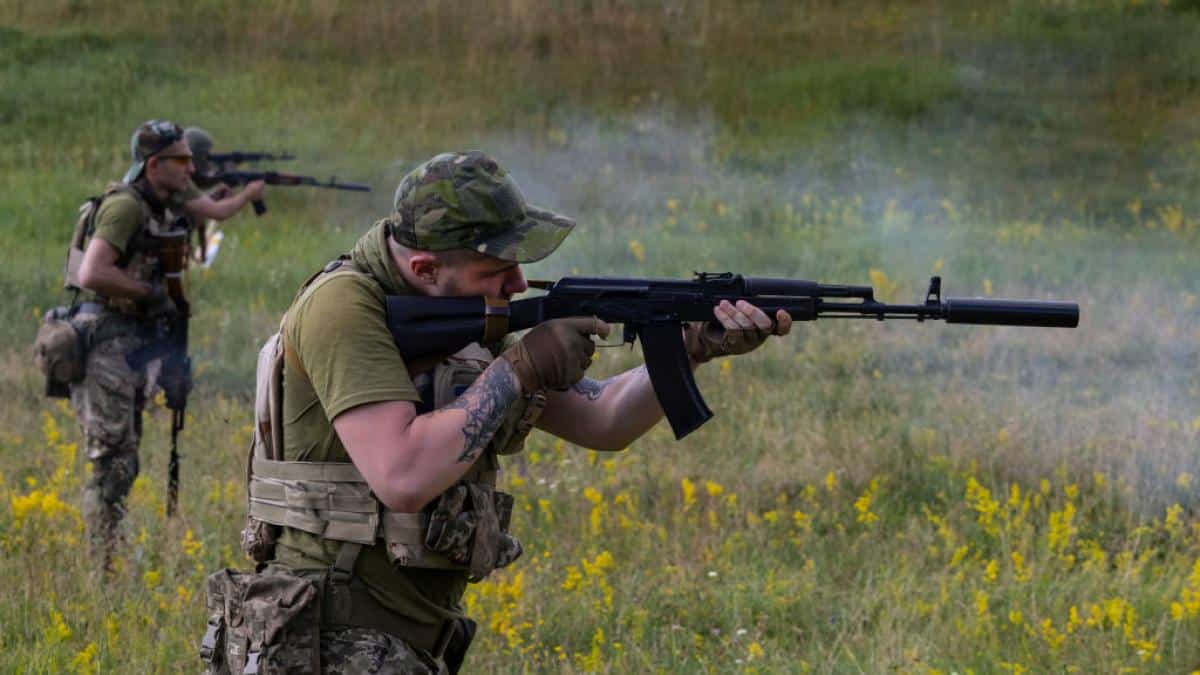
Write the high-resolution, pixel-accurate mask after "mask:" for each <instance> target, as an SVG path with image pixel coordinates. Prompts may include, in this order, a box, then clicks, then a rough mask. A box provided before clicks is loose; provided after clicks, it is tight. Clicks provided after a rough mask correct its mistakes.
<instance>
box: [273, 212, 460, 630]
mask: <svg viewBox="0 0 1200 675" xmlns="http://www.w3.org/2000/svg"><path fill="white" fill-rule="evenodd" d="M386 237H387V232H386V229H385V228H384V227H383V226H382V224H378V225H376V226H375V227H373V228H371V229H370V230H369V231H368V232H367V233H366V234H365V235H363V237H362V238H361V239H359V241H358V243H357V244H356V245H355V247H354V250H353V251H352V253H351V261H352V262H353V264H354V268H355V269H357V270H360V271H361V272H365V274H363V273H360V272H354V271H335V272H332V273H329V274H326V275H325V276H323V277H321V278H319V279H318V280H317V281H315V282H313V284H312V285H311V286H309V287H308V288H307V289H305V291H304V292H302V293H301V294H300V296H299V297H298V298H297V299H296V301H295V302H294V303H293V304H292V306H291V308H290V309H289V310H288V312H287V317H286V318H285V320H284V323H283V328H282V330H283V338H284V340H286V341H287V344H288V346H289V347H290V348H291V349H292V350H293V351H294V352H295V354H296V357H297V359H298V360H299V361H300V364H301V366H302V367H303V368H304V371H305V373H300V372H298V371H297V370H295V369H294V367H293V365H292V363H291V360H290V359H288V360H285V366H284V373H283V455H284V456H283V458H284V459H285V460H289V461H307V462H349V461H350V455H349V454H348V453H347V452H346V448H345V446H344V445H342V442H341V439H339V438H338V435H337V433H336V432H335V431H334V428H333V424H332V420H333V419H335V418H336V417H337V416H338V415H339V414H341V413H343V412H345V411H347V410H350V409H351V408H354V407H357V406H360V405H365V404H368V403H378V402H383V401H411V402H414V403H416V402H418V401H420V400H421V397H420V394H419V393H418V392H417V388H416V386H415V385H414V384H413V382H412V379H411V377H410V376H409V373H408V369H407V368H406V367H405V365H404V360H403V359H402V358H401V357H400V352H399V350H398V349H397V348H396V345H395V343H394V342H393V339H392V335H391V332H389V331H388V328H387V322H386V308H385V295H395V294H410V293H412V292H413V291H412V290H411V289H410V288H409V287H408V285H407V284H406V283H405V281H404V278H403V277H402V276H401V275H400V272H399V270H397V269H396V266H395V263H394V262H393V260H392V257H391V255H390V254H389V253H388V248H387V242H386ZM306 375H307V376H306ZM341 545H342V544H341V542H337V541H331V540H322V539H321V538H320V537H318V536H316V535H313V534H309V533H307V532H303V531H300V530H295V529H291V528H286V527H285V528H283V533H282V535H281V536H280V538H279V541H278V542H277V544H276V547H275V559H276V561H277V562H280V563H283V564H284V565H287V566H289V567H292V568H296V569H313V568H326V569H328V568H329V567H330V566H331V565H332V564H333V562H334V560H335V559H336V558H337V554H338V551H339V550H340V548H341ZM354 574H355V575H356V576H357V577H358V578H359V579H361V580H362V582H363V584H364V585H365V586H366V587H367V590H368V591H369V592H370V594H371V595H372V597H374V598H375V600H377V601H378V602H379V603H380V604H381V605H383V606H384V607H386V608H388V609H390V610H392V611H395V612H397V613H399V614H402V615H404V616H407V617H409V618H411V619H414V620H417V621H421V622H424V623H435V622H438V621H442V620H445V619H450V618H455V617H458V616H461V612H462V608H461V606H460V600H461V598H462V594H463V592H464V591H465V589H466V585H467V574H466V572H465V571H456V570H430V569H417V568H399V569H397V568H393V567H392V565H391V563H390V562H389V561H388V557H387V552H386V550H385V549H384V546H383V544H382V543H376V544H375V545H374V546H369V547H363V549H362V551H361V552H360V553H359V555H358V560H357V561H356V563H355V567H354Z"/></svg>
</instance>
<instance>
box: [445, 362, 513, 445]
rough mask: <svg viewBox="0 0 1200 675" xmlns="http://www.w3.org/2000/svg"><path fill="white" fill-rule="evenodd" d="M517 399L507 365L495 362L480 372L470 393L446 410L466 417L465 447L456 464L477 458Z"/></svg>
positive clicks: (464, 429)
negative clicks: (464, 412)
mask: <svg viewBox="0 0 1200 675" xmlns="http://www.w3.org/2000/svg"><path fill="white" fill-rule="evenodd" d="M519 395H520V394H519V393H518V392H517V378H516V375H514V374H513V372H512V368H511V367H510V366H509V365H508V362H506V361H504V360H503V359H498V360H496V361H495V362H494V363H493V364H492V366H491V367H489V368H488V369H487V370H485V371H483V374H482V375H480V376H479V379H478V380H476V381H475V384H472V385H471V387H470V389H467V390H466V391H465V392H463V394H462V396H459V397H458V398H457V399H455V400H454V402H453V403H451V404H450V405H448V406H446V408H445V409H446V410H453V409H455V408H458V409H461V410H464V411H466V413H467V423H466V424H464V425H463V435H464V436H466V445H465V446H464V447H463V451H462V453H461V454H460V455H459V456H458V461H459V462H466V463H471V462H474V461H475V459H476V458H477V457H479V453H480V452H482V451H483V449H484V448H485V447H487V444H488V441H491V440H492V436H493V435H495V433H496V430H497V429H499V428H500V423H501V422H502V421H503V420H504V414H505V413H506V412H507V411H508V407H509V406H510V405H512V403H513V402H514V401H516V400H517V397H518V396H519Z"/></svg>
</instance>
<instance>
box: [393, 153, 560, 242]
mask: <svg viewBox="0 0 1200 675" xmlns="http://www.w3.org/2000/svg"><path fill="white" fill-rule="evenodd" d="M394 207H395V211H394V212H393V213H392V215H391V216H390V217H388V218H387V219H386V222H387V223H388V229H389V230H390V231H391V233H392V237H393V238H394V239H395V240H396V242H397V243H399V244H401V245H402V246H407V247H409V248H415V249H419V250H422V251H444V250H448V249H472V250H475V251H478V252H480V253H483V254H486V255H490V256H494V257H496V258H500V259H502V260H509V261H512V262H518V263H529V262H535V261H537V260H541V259H542V258H545V257H546V256H548V255H550V254H551V253H552V252H554V249H556V248H558V246H559V244H561V243H562V241H563V239H565V238H566V236H567V235H568V234H570V233H571V230H572V229H573V228H574V227H575V221H574V220H571V219H570V218H567V217H565V216H561V215H559V214H557V213H553V212H551V211H547V210H545V209H542V208H538V207H536V206H533V205H530V204H527V203H526V202H525V197H524V196H523V195H522V194H521V190H520V188H518V187H517V184H516V182H515V181H513V179H512V178H511V177H510V176H509V175H508V172H506V171H505V170H504V169H503V168H501V167H500V165H499V164H497V163H496V160H494V159H492V158H491V157H489V156H487V155H485V154H483V153H482V152H479V151H475V150H472V151H469V152H450V153H443V154H440V155H437V156H436V157H434V158H432V159H430V160H428V161H426V162H425V163H423V164H421V165H420V166H418V167H417V168H416V169H414V170H413V171H412V172H410V173H409V174H408V175H407V176H405V177H404V179H403V180H401V181H400V185H399V187H397V188H396V196H395V200H394Z"/></svg>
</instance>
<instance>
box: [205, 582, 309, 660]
mask: <svg viewBox="0 0 1200 675" xmlns="http://www.w3.org/2000/svg"><path fill="white" fill-rule="evenodd" d="M322 597H323V592H322V583H321V581H320V580H319V579H318V580H314V579H308V578H305V577H301V576H297V575H293V574H287V573H282V572H279V571H271V572H269V573H263V574H245V573H242V572H236V571H234V570H229V569H225V570H222V571H220V572H217V573H216V574H212V575H210V576H209V577H208V600H207V611H208V626H207V628H206V630H205V633H204V638H203V640H202V641H201V643H200V658H201V659H203V660H204V662H205V666H206V671H207V672H208V673H210V675H236V674H242V675H260V674H261V675H273V674H275V673H281V674H282V673H319V672H321V599H322Z"/></svg>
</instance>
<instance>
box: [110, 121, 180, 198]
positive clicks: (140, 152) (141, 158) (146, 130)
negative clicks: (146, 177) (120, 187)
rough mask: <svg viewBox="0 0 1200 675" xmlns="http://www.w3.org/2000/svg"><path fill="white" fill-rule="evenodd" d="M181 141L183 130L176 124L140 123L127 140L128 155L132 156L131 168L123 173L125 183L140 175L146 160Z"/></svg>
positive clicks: (159, 122)
mask: <svg viewBox="0 0 1200 675" xmlns="http://www.w3.org/2000/svg"><path fill="white" fill-rule="evenodd" d="M182 139H183V129H180V128H179V125H178V124H175V123H174V122H168V121H167V120H149V121H146V122H142V124H141V126H139V127H138V128H137V129H135V130H134V132H133V136H132V137H131V138H130V139H129V154H130V155H132V156H133V166H131V167H129V171H127V172H125V178H124V179H123V180H124V182H126V183H132V182H133V181H135V180H137V179H138V178H139V177H141V175H142V170H143V169H145V168H146V160H147V159H150V158H151V157H152V156H154V155H156V154H158V153H160V152H162V151H163V150H166V149H167V148H169V147H170V146H172V145H174V144H175V143H176V142H178V141H180V140H182Z"/></svg>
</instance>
